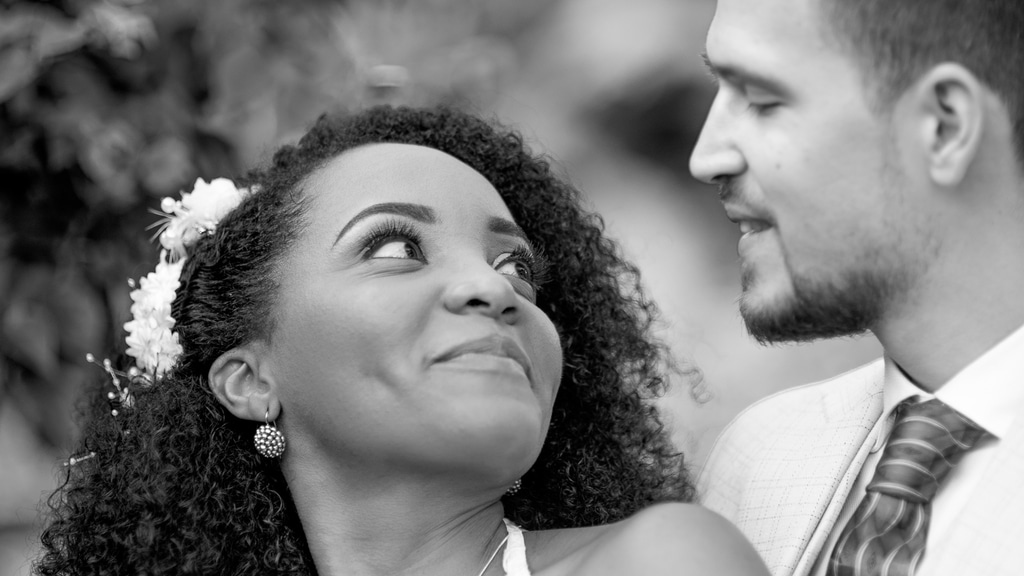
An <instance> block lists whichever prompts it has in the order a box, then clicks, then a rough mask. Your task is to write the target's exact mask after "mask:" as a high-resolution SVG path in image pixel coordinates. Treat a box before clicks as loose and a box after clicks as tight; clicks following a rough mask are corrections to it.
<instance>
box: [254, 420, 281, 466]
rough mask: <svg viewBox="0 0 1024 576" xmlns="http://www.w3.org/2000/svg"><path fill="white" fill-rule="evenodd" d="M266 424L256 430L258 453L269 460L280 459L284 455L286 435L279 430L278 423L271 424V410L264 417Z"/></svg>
mask: <svg viewBox="0 0 1024 576" xmlns="http://www.w3.org/2000/svg"><path fill="white" fill-rule="evenodd" d="M263 420H264V421H265V422H266V424H264V425H262V426H260V427H259V428H258V429H257V430H256V438H255V444H256V451H257V452H259V453H260V454H262V455H263V456H266V457H267V458H280V457H281V454H284V434H282V433H281V431H280V430H278V429H277V423H276V422H275V423H274V424H271V423H270V409H269V408H267V414H266V415H265V416H264V417H263Z"/></svg>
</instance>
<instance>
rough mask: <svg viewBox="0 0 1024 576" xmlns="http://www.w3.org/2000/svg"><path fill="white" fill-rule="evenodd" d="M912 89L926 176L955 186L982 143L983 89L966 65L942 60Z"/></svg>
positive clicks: (938, 183)
mask: <svg viewBox="0 0 1024 576" xmlns="http://www.w3.org/2000/svg"><path fill="white" fill-rule="evenodd" d="M912 90H913V91H914V95H915V108H917V110H918V112H919V113H920V114H919V116H918V117H919V118H921V119H922V122H921V123H920V124H919V127H920V129H921V130H920V132H919V134H920V138H921V142H920V143H921V145H922V146H921V150H922V152H923V153H924V154H925V156H926V160H927V169H928V175H929V177H930V178H931V180H932V182H934V183H935V184H937V185H940V186H943V187H947V188H948V187H955V186H957V185H959V184H960V183H961V182H962V181H963V179H964V177H965V176H966V174H967V171H968V169H969V168H970V166H971V164H972V163H973V162H974V158H975V157H976V156H977V154H978V149H979V147H980V146H981V143H982V138H983V136H984V129H985V88H984V86H983V85H982V84H981V82H980V81H978V79H977V77H976V76H974V74H972V73H971V71H970V70H968V69H967V68H964V67H963V66H961V65H960V64H955V63H951V62H946V63H942V64H939V65H937V66H935V67H934V68H932V69H931V70H929V71H928V72H926V73H925V74H924V75H922V76H921V78H920V79H918V81H917V82H916V83H915V87H914V88H913V89H912Z"/></svg>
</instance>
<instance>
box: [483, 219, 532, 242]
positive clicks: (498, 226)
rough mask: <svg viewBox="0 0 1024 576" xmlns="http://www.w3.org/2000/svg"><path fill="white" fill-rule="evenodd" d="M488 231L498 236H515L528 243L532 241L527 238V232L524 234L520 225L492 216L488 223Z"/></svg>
mask: <svg viewBox="0 0 1024 576" xmlns="http://www.w3.org/2000/svg"><path fill="white" fill-rule="evenodd" d="M487 229H488V230H489V231H491V232H494V233H496V234H505V235H507V236H515V237H517V238H522V239H523V240H526V241H527V242H529V241H530V239H529V238H527V237H526V232H523V229H522V228H520V227H519V225H518V224H516V223H515V222H513V221H511V220H507V219H505V218H499V217H498V216H492V217H491V218H490V219H489V220H488V221H487Z"/></svg>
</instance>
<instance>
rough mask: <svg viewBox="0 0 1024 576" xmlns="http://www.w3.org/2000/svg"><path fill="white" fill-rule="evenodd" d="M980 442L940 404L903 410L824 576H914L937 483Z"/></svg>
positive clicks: (970, 426) (978, 433)
mask: <svg viewBox="0 0 1024 576" xmlns="http://www.w3.org/2000/svg"><path fill="white" fill-rule="evenodd" d="M984 434H985V431H984V430H982V429H981V428H980V427H978V425H977V424H975V423H974V422H971V421H970V420H968V419H967V418H964V417H963V416H961V415H960V414H958V413H957V412H956V411H955V410H953V409H952V408H950V407H949V406H946V405H945V404H943V403H942V402H940V401H938V400H929V401H927V402H921V403H918V404H911V405H909V406H905V407H904V408H903V410H902V411H901V412H900V413H899V414H898V416H897V419H896V424H895V426H894V427H893V430H892V434H890V436H889V440H888V441H887V442H886V444H885V451H884V452H883V453H882V457H881V459H880V460H879V461H878V467H877V468H876V469H875V476H874V477H873V478H872V479H871V483H869V484H868V486H867V489H866V491H867V494H866V495H865V496H864V500H863V501H861V503H860V506H858V507H857V510H856V512H854V514H853V517H852V518H850V522H849V524H847V525H846V528H844V529H843V531H842V533H841V534H840V535H839V540H838V541H837V543H836V547H835V550H834V551H833V552H832V558H831V559H830V560H829V565H828V573H827V574H828V576H876V575H881V576H912V575H913V574H914V570H915V569H916V568H917V565H918V563H920V561H921V558H922V557H923V556H924V548H925V536H926V535H927V533H928V521H929V518H930V515H931V499H932V497H933V496H935V492H936V491H937V490H938V488H939V483H940V482H942V479H943V478H945V477H946V474H948V473H949V471H950V470H951V469H952V468H953V467H954V466H956V464H957V462H958V461H959V460H960V457H961V456H962V455H963V454H964V452H965V451H966V450H968V449H970V448H971V447H973V446H974V444H975V443H976V442H977V441H978V440H979V439H980V438H981V437H982V436H983V435H984Z"/></svg>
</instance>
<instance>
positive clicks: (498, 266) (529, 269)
mask: <svg viewBox="0 0 1024 576" xmlns="http://www.w3.org/2000/svg"><path fill="white" fill-rule="evenodd" d="M491 265H492V266H493V267H494V269H495V270H496V271H498V273H500V274H503V275H505V276H508V277H509V281H510V282H511V283H512V287H513V289H515V291H516V292H518V293H519V294H520V295H522V296H523V297H524V298H526V299H527V300H529V301H530V302H536V301H537V291H538V290H540V287H541V286H542V285H543V284H544V282H545V281H546V280H547V274H548V264H547V261H546V260H545V259H544V258H543V257H541V256H540V255H538V254H537V253H535V252H534V251H533V250H531V249H529V248H527V247H525V246H518V247H516V248H515V249H514V250H512V251H511V252H504V253H502V254H500V255H498V257H497V258H495V259H494V262H493V263H492V264H491Z"/></svg>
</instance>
